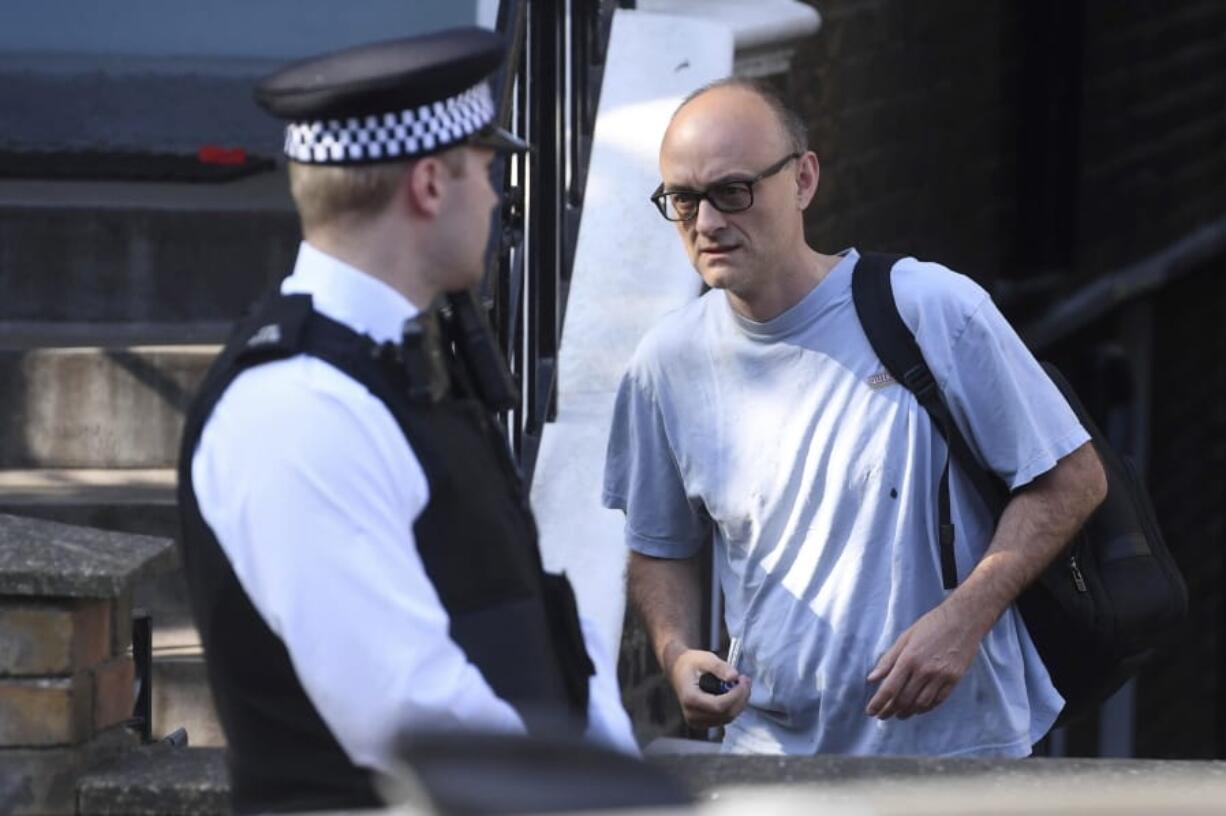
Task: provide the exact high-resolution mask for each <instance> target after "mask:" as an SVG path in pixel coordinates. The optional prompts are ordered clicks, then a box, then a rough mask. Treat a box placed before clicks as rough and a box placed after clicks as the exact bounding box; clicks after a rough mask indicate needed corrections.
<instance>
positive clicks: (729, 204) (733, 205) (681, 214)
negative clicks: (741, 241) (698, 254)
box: [651, 153, 800, 221]
mask: <svg viewBox="0 0 1226 816" xmlns="http://www.w3.org/2000/svg"><path fill="white" fill-rule="evenodd" d="M799 158H800V154H799V153H792V154H790V155H787V156H784V157H783V158H782V159H780V160H779V161H777V162H775V163H774V164H772V165H771V166H770V167H768V168H766V169H765V170H763V171H762V172H761V173H759V174H758V175H756V176H754V177H753V178H747V179H733V180H731V181H721V182H720V183H719V184H713V185H711V186H710V187H708V188H707V189H705V190H667V191H666V190H665V189H664V185H663V184H661V185H660V186H659V187H657V188H656V191H655V192H654V193H652V194H651V203H652V204H655V205H656V209H658V210H659V211H660V215H662V216H664V217H665V218H667V219H668V220H669V221H690V220H692V219H694V218H697V217H698V206H699V205H700V204H701V203H702V202H703V200H704V199H705V200H707V201H709V202H711V206H712V207H714V208H715V209H717V210H719V211H720V212H722V213H735V212H741V211H742V210H748V209H749V208H750V207H752V206H753V186H754V185H755V184H757V183H758V182H759V181H761V180H762V179H764V178H769V177H770V176H773V175H775V174H776V173H778V172H779V171H780V170H782V169H783V168H784V166H786V165H787V163H788V162H790V161H791V160H792V159H799Z"/></svg>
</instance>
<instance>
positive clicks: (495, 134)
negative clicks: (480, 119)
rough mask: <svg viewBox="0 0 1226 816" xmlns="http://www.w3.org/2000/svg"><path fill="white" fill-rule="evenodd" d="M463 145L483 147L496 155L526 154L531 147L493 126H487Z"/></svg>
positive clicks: (509, 133)
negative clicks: (496, 153)
mask: <svg viewBox="0 0 1226 816" xmlns="http://www.w3.org/2000/svg"><path fill="white" fill-rule="evenodd" d="M465 144H468V145H471V146H473V147H484V148H488V149H490V150H493V151H496V152H498V153H527V152H528V151H530V150H531V149H532V145H530V144H528V143H527V142H525V141H524V140H523V139H521V138H519V137H518V136H516V135H515V134H514V133H511V132H510V131H508V130H503V129H502V128H500V127H495V126H494V125H487V126H486V127H483V128H481V130H479V131H477V132H476V133H474V134H473V135H472V136H470V137H468V139H467V140H466V141H465Z"/></svg>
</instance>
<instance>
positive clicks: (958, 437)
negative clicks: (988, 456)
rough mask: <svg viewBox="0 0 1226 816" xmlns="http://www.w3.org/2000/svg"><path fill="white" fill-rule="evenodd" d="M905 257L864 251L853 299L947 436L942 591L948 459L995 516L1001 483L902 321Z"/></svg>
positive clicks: (946, 565)
mask: <svg viewBox="0 0 1226 816" xmlns="http://www.w3.org/2000/svg"><path fill="white" fill-rule="evenodd" d="M902 257H903V256H901V255H887V254H885V253H879V252H866V253H864V254H863V255H861V256H860V260H859V262H858V263H857V264H856V270H855V273H854V274H853V275H852V281H851V290H852V300H853V302H854V303H855V306H856V315H857V316H858V317H859V318H860V325H861V326H862V327H863V328H864V333H865V335H867V336H868V342H869V344H870V345H871V346H872V347H873V351H874V352H875V353H876V354H877V357H878V358H879V359H880V360H881V363H882V365H884V366H885V368H886V371H888V372H890V376H892V377H893V378H894V379H895V380H897V381H898V382H899V383H901V384H902V385H903V386H904V387H906V388H907V390H909V391H910V392H911V393H913V394H915V398H916V400H917V401H918V402H919V404H920V405H921V406H923V408H924V410H925V411H927V412H928V415H929V416H930V417H932V421H933V422H934V423H935V425H936V428H937V430H938V431H939V432H940V434H941V436H942V437H944V439H945V444H946V447H947V450H946V454H945V465H944V467H943V468H942V469H941V483H940V486H939V488H938V496H937V517H938V522H939V525H940V526H939V528H938V529H939V546H940V556H941V577H942V581H943V583H944V585H945V588H946V589H953V588H954V587H956V586H957V585H958V570H957V564H956V562H955V559H954V523H953V513H952V512H951V510H950V500H949V464H950V459H951V458H952V459H953V460H954V461H956V462H957V463H958V466H959V467H960V468H961V469H962V472H963V473H964V474H965V475H966V476H967V477H968V478H969V479H970V480H971V483H972V484H973V485H974V486H975V491H976V492H977V493H978V494H979V496H980V498H981V499H982V500H983V502H984V504H985V505H986V506H987V507H988V509H989V510H990V511H991V513H992V517H993V518H999V517H1000V513H1001V511H1002V510H1003V509H1004V501H1005V494H1004V490H1003V485H1002V484H1001V483H1000V480H999V479H998V478H997V477H996V476H995V475H994V474H991V473H989V472H988V471H986V470H984V468H983V467H982V466H981V465H980V464H979V462H978V460H976V458H975V456H974V454H973V453H972V452H971V447H970V445H968V444H967V442H966V438H965V437H964V436H963V435H962V432H961V431H960V430H959V429H958V426H957V424H956V423H955V422H954V419H953V415H952V414H951V413H950V411H949V407H948V406H947V405H946V404H945V400H944V399H943V398H942V396H941V392H940V389H938V388H937V384H936V379H935V378H934V377H933V376H932V371H931V369H929V368H928V363H927V362H925V361H924V355H923V353H922V352H921V351H920V347H919V344H918V343H916V342H915V335H914V334H912V333H911V330H910V329H909V328H908V327H907V324H906V323H905V322H903V319H902V315H900V314H899V313H898V304H897V303H896V302H895V300H894V288H893V286H892V284H891V281H890V271H891V270H892V269H893V268H894V264H895V263H897V262H898V261H899V260H900V259H901V258H902Z"/></svg>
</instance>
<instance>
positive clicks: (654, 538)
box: [603, 368, 711, 558]
mask: <svg viewBox="0 0 1226 816" xmlns="http://www.w3.org/2000/svg"><path fill="white" fill-rule="evenodd" d="M603 501H604V505H605V507H610V508H613V509H617V510H624V511H625V512H626V545H627V546H628V547H630V549H632V550H634V551H635V552H639V553H642V554H644V555H650V556H655V557H657V558H689V557H691V556H694V555H696V554H697V553H698V551H699V549H700V548H701V547H702V546H703V544H704V543H706V542H707V541H709V540H710V535H711V532H710V531H711V526H710V518H709V516H708V515H707V513H706V510H705V509H704V508H703V505H702V502H701V500H699V499H697V498H693V497H690V496H688V495H687V493H686V489H685V484H684V481H683V480H682V477H681V470H680V467H679V464H678V462H677V458H676V456H675V455H674V452H673V448H672V446H671V445H670V444H669V439H668V433H667V428H666V423H665V417H664V413H663V410H662V406H661V404H660V401H659V400H658V399H657V398H656V394H655V390H654V389H653V388H652V387H651V385H650V383H649V382H647V380H646V378H645V377H644V376H643V375H642V374H640V373H636V371H635V370H634V369H633V368H632V369H631V371H630V372H628V373H627V374H626V375H625V377H623V378H622V382H621V386H620V387H619V388H618V391H617V401H616V403H615V405H614V408H613V424H612V428H611V430H610V432H609V446H608V451H607V455H606V458H605V473H604V492H603Z"/></svg>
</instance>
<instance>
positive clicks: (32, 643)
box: [0, 598, 111, 677]
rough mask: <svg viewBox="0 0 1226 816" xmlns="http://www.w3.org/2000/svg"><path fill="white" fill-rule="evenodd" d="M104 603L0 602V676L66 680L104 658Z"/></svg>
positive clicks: (107, 645) (107, 636)
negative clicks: (67, 677) (53, 676)
mask: <svg viewBox="0 0 1226 816" xmlns="http://www.w3.org/2000/svg"><path fill="white" fill-rule="evenodd" d="M110 616H111V612H110V607H109V604H108V603H107V602H106V601H67V600H65V601H53V602H37V601H30V600H25V599H21V600H18V599H14V598H5V599H2V600H0V676H23V677H31V676H48V675H70V674H73V673H75V672H77V671H79V670H81V669H85V668H89V667H90V666H92V665H94V664H96V663H101V662H102V661H103V660H105V659H106V658H107V656H108V655H109V654H110V649H111V622H110Z"/></svg>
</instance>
